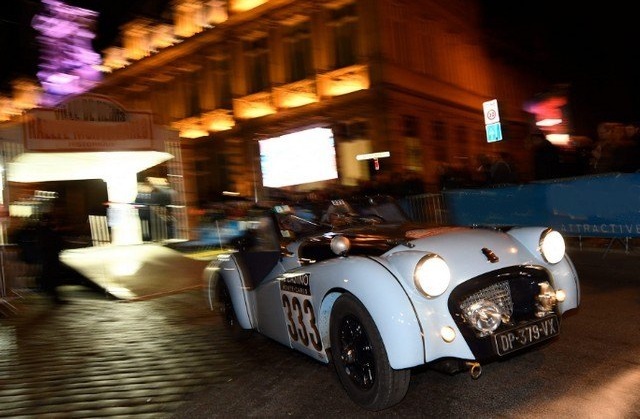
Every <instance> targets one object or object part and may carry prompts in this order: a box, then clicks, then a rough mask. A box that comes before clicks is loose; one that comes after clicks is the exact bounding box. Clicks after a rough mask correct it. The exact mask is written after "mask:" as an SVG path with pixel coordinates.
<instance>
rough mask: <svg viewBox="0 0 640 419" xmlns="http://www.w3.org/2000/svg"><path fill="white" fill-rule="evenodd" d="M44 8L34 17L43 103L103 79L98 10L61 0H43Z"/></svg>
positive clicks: (49, 103)
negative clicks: (96, 49)
mask: <svg viewBox="0 0 640 419" xmlns="http://www.w3.org/2000/svg"><path fill="white" fill-rule="evenodd" d="M42 3H43V5H44V11H43V13H41V14H38V15H36V16H35V17H34V18H33V21H32V25H33V27H34V29H36V30H37V31H38V32H40V35H39V36H38V41H39V42H40V44H41V50H42V53H41V57H40V61H41V62H40V71H38V79H39V80H40V84H41V85H42V88H43V90H44V94H43V96H42V98H41V103H40V105H44V106H54V105H56V104H58V103H60V102H61V101H62V100H63V99H64V98H65V97H67V96H68V95H72V94H79V93H82V92H85V91H87V90H89V89H91V88H92V87H93V86H95V85H96V84H97V83H98V82H99V81H100V76H101V74H100V71H99V70H98V69H97V68H96V67H97V66H98V65H99V64H100V61H101V59H100V55H99V54H98V53H96V52H94V51H93V48H92V45H91V41H92V39H93V38H94V37H95V33H94V32H93V28H94V26H95V24H94V22H95V18H96V16H97V13H96V12H93V11H91V10H87V9H82V8H79V7H73V6H69V5H66V4H64V2H62V1H59V0H42Z"/></svg>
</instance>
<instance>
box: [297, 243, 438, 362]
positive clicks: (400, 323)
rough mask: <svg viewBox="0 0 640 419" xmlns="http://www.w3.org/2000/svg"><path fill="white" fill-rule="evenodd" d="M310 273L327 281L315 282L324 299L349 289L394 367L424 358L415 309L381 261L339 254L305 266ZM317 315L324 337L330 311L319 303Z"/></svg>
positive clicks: (398, 282) (330, 298)
mask: <svg viewBox="0 0 640 419" xmlns="http://www.w3.org/2000/svg"><path fill="white" fill-rule="evenodd" d="M308 268H309V269H308V270H309V271H310V272H311V274H312V277H313V275H314V273H315V274H317V275H318V276H321V277H323V278H332V279H331V280H330V281H318V283H319V286H320V287H323V289H318V290H317V291H316V292H318V293H321V295H323V296H325V300H326V301H325V302H328V304H332V303H333V301H335V292H337V291H338V290H339V292H349V293H351V294H352V295H353V296H355V297H356V298H357V299H358V300H360V302H361V303H362V304H363V305H364V306H365V307H366V309H367V311H368V312H369V314H370V315H371V317H372V318H373V321H374V323H375V324H376V327H377V328H378V331H379V332H380V336H381V337H382V340H383V342H384V346H385V349H386V351H387V356H388V358H389V363H390V365H391V366H392V367H393V368H394V369H403V368H410V367H413V366H416V365H421V364H423V363H424V360H425V351H424V343H423V341H422V328H421V325H420V323H419V321H418V318H417V315H416V311H415V308H414V306H413V304H412V303H411V300H410V298H409V296H408V295H407V293H406V292H405V290H404V288H403V287H402V285H401V283H400V282H401V281H400V279H399V278H397V277H396V276H395V275H394V274H392V273H391V271H390V270H389V269H387V268H386V267H385V266H384V265H383V264H381V263H380V262H379V261H376V260H374V259H371V258H367V257H360V256H350V257H340V258H337V259H333V260H330V261H326V262H323V263H321V264H318V265H315V266H314V265H311V266H309V267H308ZM318 315H319V316H320V325H321V326H322V327H323V328H325V330H322V331H321V332H322V335H323V336H328V327H329V326H328V325H329V320H328V316H329V315H330V310H329V309H328V307H327V305H326V304H323V306H322V307H321V309H320V311H319V313H318Z"/></svg>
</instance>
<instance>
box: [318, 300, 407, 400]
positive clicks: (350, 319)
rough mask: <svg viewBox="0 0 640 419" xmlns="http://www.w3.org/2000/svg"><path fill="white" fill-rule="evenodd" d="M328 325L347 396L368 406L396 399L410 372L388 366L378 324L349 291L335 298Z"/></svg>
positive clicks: (333, 351)
mask: <svg viewBox="0 0 640 419" xmlns="http://www.w3.org/2000/svg"><path fill="white" fill-rule="evenodd" d="M330 327H331V331H330V334H331V352H332V354H333V363H334V365H335V367H336V372H337V373H338V377H339V378H340V382H341V383H342V385H343V387H344V388H345V390H346V391H347V394H349V396H350V397H351V399H352V400H353V401H354V402H356V403H357V404H359V405H360V406H362V407H364V408H365V409H369V410H382V409H386V408H388V407H391V406H393V405H395V404H397V403H399V402H400V401H401V400H402V399H403V398H404V396H405V395H406V394H407V389H408V388H409V380H410V378H411V372H410V370H408V369H404V370H394V369H393V368H391V366H390V365H389V359H388V357H387V351H386V350H385V348H384V344H383V342H382V338H381V337H380V333H379V332H378V328H377V327H376V325H375V323H374V322H373V319H372V318H371V316H370V315H369V313H368V312H367V310H366V308H365V307H364V306H363V305H362V303H360V301H358V300H357V299H356V298H354V297H353V296H352V295H350V294H344V295H343V296H341V297H340V298H338V300H336V302H335V304H334V306H333V310H332V312H331V324H330Z"/></svg>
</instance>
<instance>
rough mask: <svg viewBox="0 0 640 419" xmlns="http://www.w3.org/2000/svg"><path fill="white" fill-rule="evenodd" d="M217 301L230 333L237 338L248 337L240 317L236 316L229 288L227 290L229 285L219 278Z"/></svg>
mask: <svg viewBox="0 0 640 419" xmlns="http://www.w3.org/2000/svg"><path fill="white" fill-rule="evenodd" d="M216 299H217V302H218V307H219V312H220V315H221V316H222V320H223V322H224V324H225V326H226V328H227V330H228V331H229V333H230V334H231V335H232V336H233V337H235V338H242V337H246V335H247V334H248V333H247V330H245V329H243V328H242V327H241V326H240V324H239V323H238V316H236V312H235V310H234V309H233V302H232V301H231V294H230V293H229V288H227V284H226V283H225V282H224V279H222V278H218V281H217V283H216Z"/></svg>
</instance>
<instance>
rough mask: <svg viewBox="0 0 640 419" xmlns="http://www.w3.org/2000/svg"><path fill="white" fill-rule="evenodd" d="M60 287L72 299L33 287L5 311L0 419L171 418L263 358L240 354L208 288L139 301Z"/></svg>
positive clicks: (0, 322) (0, 337)
mask: <svg viewBox="0 0 640 419" xmlns="http://www.w3.org/2000/svg"><path fill="white" fill-rule="evenodd" d="M61 291H62V292H61V294H62V296H63V298H65V299H66V300H67V301H68V303H66V304H55V303H53V302H51V301H50V300H49V299H47V298H46V297H44V296H42V295H40V294H37V293H33V294H28V295H24V296H23V298H22V299H20V300H18V301H14V305H15V306H16V308H17V309H18V310H19V311H18V312H17V313H16V314H14V315H12V316H9V317H6V318H1V317H0V325H1V327H0V353H1V354H2V356H1V357H0V417H11V418H16V417H52V418H61V417H64V418H82V417H87V418H89V417H94V418H95V417H113V416H120V417H131V416H134V415H135V416H137V417H153V418H159V417H168V416H171V414H172V412H174V411H175V410H176V409H177V408H178V406H180V404H182V403H183V402H185V400H186V399H187V397H188V396H189V395H190V394H192V393H194V392H197V391H199V390H201V389H203V388H204V387H206V386H211V385H215V384H216V383H224V382H227V381H229V380H233V379H234V378H235V377H238V376H239V375H242V374H244V373H247V372H249V371H251V370H252V369H253V368H255V367H256V362H258V363H259V362H260V359H259V358H256V357H253V356H243V352H245V351H247V350H248V349H247V348H246V347H245V345H243V344H242V342H239V341H237V340H235V339H232V338H230V336H229V335H228V334H227V333H226V330H225V329H224V328H223V327H221V324H220V318H219V317H218V316H217V315H215V313H212V312H210V311H209V310H208V309H207V308H206V304H205V301H204V296H203V295H202V292H201V290H191V291H187V292H183V293H179V294H172V295H167V296H163V297H161V298H155V299H150V300H145V301H136V302H122V301H120V300H114V299H111V298H109V296H107V295H104V294H100V293H99V291H96V290H90V289H87V288H85V287H82V286H64V287H61ZM259 344H260V343H259V342H258V345H259ZM256 350H257V351H259V350H260V348H252V349H251V351H252V352H253V351H256ZM247 355H248V354H247Z"/></svg>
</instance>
